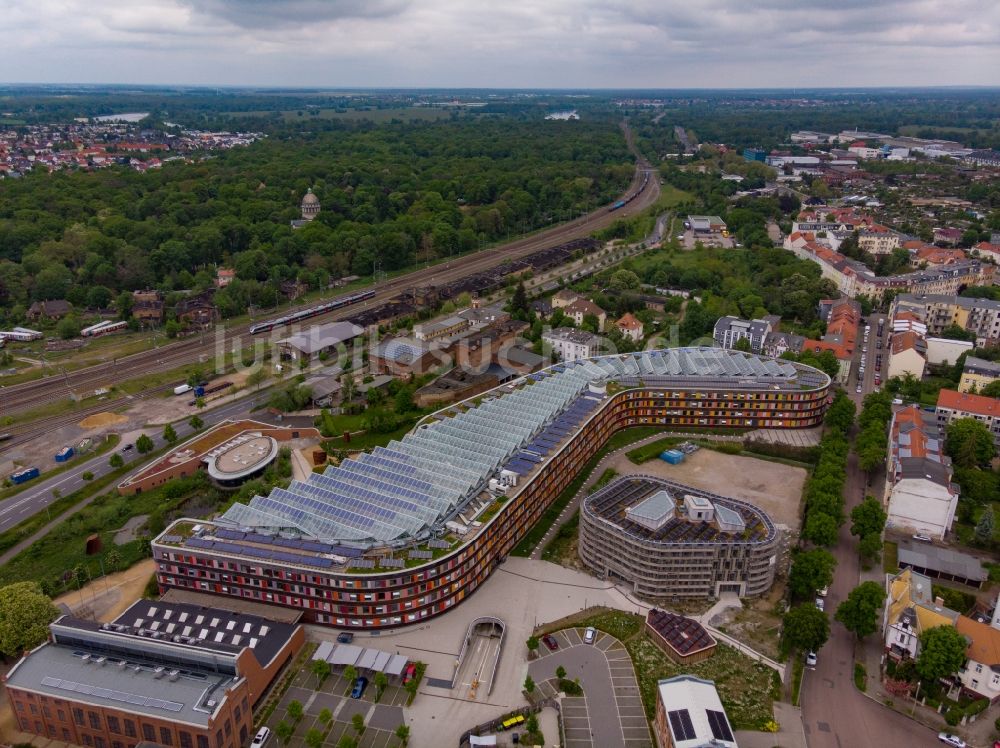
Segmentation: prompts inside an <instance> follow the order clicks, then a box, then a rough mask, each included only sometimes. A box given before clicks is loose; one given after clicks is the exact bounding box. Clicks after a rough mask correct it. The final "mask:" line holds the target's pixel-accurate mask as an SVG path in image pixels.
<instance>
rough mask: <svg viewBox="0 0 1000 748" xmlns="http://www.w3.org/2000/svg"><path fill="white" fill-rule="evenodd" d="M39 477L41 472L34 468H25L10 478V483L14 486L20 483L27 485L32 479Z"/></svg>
mask: <svg viewBox="0 0 1000 748" xmlns="http://www.w3.org/2000/svg"><path fill="white" fill-rule="evenodd" d="M39 475H41V472H40V471H39V470H38V468H36V467H30V468H25V469H24V470H19V471H18V472H16V473H13V474H12V475H11V476H10V480H11V483H14V484H15V485H18V484H21V483H27V482H28V481H29V480H31V479H32V478H37V477H38V476H39Z"/></svg>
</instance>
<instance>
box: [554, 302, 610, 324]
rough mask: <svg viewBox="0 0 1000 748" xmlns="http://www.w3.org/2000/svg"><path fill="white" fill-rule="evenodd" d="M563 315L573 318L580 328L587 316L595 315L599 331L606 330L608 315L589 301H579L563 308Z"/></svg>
mask: <svg viewBox="0 0 1000 748" xmlns="http://www.w3.org/2000/svg"><path fill="white" fill-rule="evenodd" d="M563 313H564V314H565V315H566V316H567V317H569V318H571V319H572V320H573V321H574V322H575V323H576V326H577V327H579V326H580V325H582V324H583V318H584V317H586V316H587V315H593V316H594V317H596V318H597V331H598V332H600V331H601V330H603V329H604V323H605V322H607V319H608V314H607V312H605V311H604V310H603V309H601V308H600V307H599V306H597V304H595V303H594V302H593V301H590V300H589V299H583V298H580V299H577V300H576V301H574V302H573V303H572V304H568V305H567V306H565V307H563Z"/></svg>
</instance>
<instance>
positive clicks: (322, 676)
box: [309, 660, 330, 685]
mask: <svg viewBox="0 0 1000 748" xmlns="http://www.w3.org/2000/svg"><path fill="white" fill-rule="evenodd" d="M309 669H310V670H311V671H312V674H313V675H315V676H316V678H317V679H318V680H319V684H320V685H323V681H325V680H326V679H327V678H328V677H329V676H330V663H329V662H327V661H326V660H313V661H312V663H311V664H310V665H309Z"/></svg>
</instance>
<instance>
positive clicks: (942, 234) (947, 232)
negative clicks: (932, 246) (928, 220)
mask: <svg viewBox="0 0 1000 748" xmlns="http://www.w3.org/2000/svg"><path fill="white" fill-rule="evenodd" d="M960 241H962V230H961V229H952V228H936V229H934V242H935V243H937V244H947V245H949V246H952V247H954V246H955V245H956V244H958V243H959V242H960Z"/></svg>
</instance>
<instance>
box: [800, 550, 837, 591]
mask: <svg viewBox="0 0 1000 748" xmlns="http://www.w3.org/2000/svg"><path fill="white" fill-rule="evenodd" d="M836 566H837V560H836V559H835V558H834V557H833V554H832V553H830V551H828V550H826V549H825V548H814V549H812V550H811V551H803V552H800V553H797V554H796V555H795V558H793V559H792V568H791V570H790V571H789V572H788V589H789V591H790V592H791V593H792V597H793V598H795V599H798V600H808V599H811V598H812V596H813V595H814V594H815V592H816V590H818V589H822V588H823V587H828V586H829V585H830V583H831V582H832V581H833V570H834V568H835V567H836Z"/></svg>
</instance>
